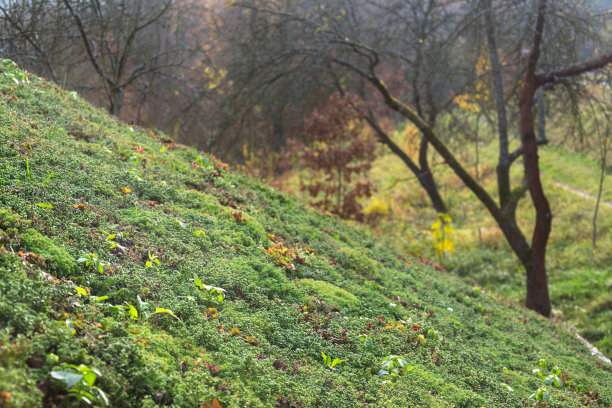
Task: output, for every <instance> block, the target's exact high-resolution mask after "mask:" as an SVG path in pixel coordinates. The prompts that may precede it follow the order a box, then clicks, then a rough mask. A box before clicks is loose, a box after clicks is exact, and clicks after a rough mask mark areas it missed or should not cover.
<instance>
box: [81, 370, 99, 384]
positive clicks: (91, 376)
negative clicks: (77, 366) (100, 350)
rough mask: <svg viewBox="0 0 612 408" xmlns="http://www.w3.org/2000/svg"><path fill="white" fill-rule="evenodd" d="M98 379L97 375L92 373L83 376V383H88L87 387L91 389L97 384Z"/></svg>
mask: <svg viewBox="0 0 612 408" xmlns="http://www.w3.org/2000/svg"><path fill="white" fill-rule="evenodd" d="M96 377H97V375H96V374H95V373H94V372H92V371H90V372H88V373H87V374H84V375H83V381H85V383H87V385H89V386H90V387H91V386H92V385H94V383H95V382H96Z"/></svg>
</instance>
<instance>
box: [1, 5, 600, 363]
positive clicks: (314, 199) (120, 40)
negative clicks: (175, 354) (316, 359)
mask: <svg viewBox="0 0 612 408" xmlns="http://www.w3.org/2000/svg"><path fill="white" fill-rule="evenodd" d="M611 7H612V1H611V0H554V1H544V0H539V1H535V0H333V1H312V0H270V1H268V0H244V1H222V0H217V1H215V0H110V1H102V0H88V1H75V0H61V1H60V0H0V56H2V58H10V59H12V60H14V61H15V62H16V63H18V64H19V65H20V66H22V67H24V68H25V69H27V70H29V71H32V72H35V73H37V74H39V75H41V76H44V77H46V78H48V79H51V80H53V81H54V82H56V83H57V84H59V85H61V86H62V87H64V88H66V89H70V90H73V91H75V92H77V93H78V94H79V95H82V96H83V97H85V98H87V99H88V100H89V101H91V102H93V103H94V104H96V105H98V106H100V107H102V108H104V109H106V110H108V112H109V113H110V114H112V115H114V116H116V117H117V118H119V119H121V120H123V121H126V122H128V123H132V124H134V125H137V126H143V127H149V128H153V129H159V130H160V131H163V132H164V133H166V134H167V135H168V136H170V137H171V138H172V139H174V140H175V141H176V142H180V143H185V144H190V145H194V146H197V147H198V148H199V149H201V150H203V151H206V152H209V153H213V154H215V155H216V156H218V157H219V158H220V159H222V160H224V161H227V162H229V163H231V164H233V165H234V166H235V167H237V168H239V169H240V170H241V171H244V172H246V173H249V174H251V175H253V176H255V177H259V178H262V179H264V180H266V181H267V182H268V183H270V184H271V185H272V186H274V187H276V188H279V189H281V190H283V191H287V192H290V193H293V194H295V195H297V196H300V197H302V198H303V199H304V200H306V201H308V202H310V203H311V205H312V206H314V207H319V208H320V209H321V210H322V211H327V212H329V213H332V214H335V215H337V216H339V217H342V218H345V219H348V220H351V221H350V222H354V223H356V224H358V225H361V226H362V227H363V228H365V229H369V230H371V231H372V232H373V233H374V234H377V235H380V236H385V237H387V238H388V239H387V242H389V243H390V244H392V245H395V246H397V248H398V249H399V250H400V251H402V253H404V254H405V258H406V261H407V262H424V263H434V264H436V265H437V267H438V269H439V270H441V273H443V271H448V272H450V273H456V274H459V275H462V276H465V277H466V278H467V279H469V280H471V281H472V282H474V290H475V291H480V290H482V288H486V289H490V290H492V291H495V292H497V293H499V294H501V295H503V296H506V297H508V298H510V299H513V300H515V301H516V302H517V303H523V304H526V306H527V307H530V308H532V309H534V310H537V311H538V312H540V313H541V314H544V315H547V316H552V318H553V319H556V320H558V321H559V322H560V323H562V324H567V325H571V326H574V327H576V329H577V331H578V332H579V333H580V334H581V335H583V336H584V337H585V338H587V339H588V340H589V341H591V342H593V343H594V344H595V345H597V346H598V347H599V348H600V349H601V350H602V351H603V352H604V354H606V355H608V356H611V355H612V333H611V331H612V188H610V183H612V181H610V180H609V177H607V176H609V175H610V173H612V121H611V120H610V119H611V118H610V116H611V114H612V109H611V107H612V88H611V85H610V84H611V83H612V78H611V73H610V61H612V57H611V54H610V52H611V49H610V48H611V47H610V45H611V44H612V26H611V21H612V18H611V12H612V10H611ZM547 206H548V207H547ZM550 214H552V220H553V221H552V224H551V221H550V219H551V217H550ZM547 228H548V229H549V230H550V234H548V233H546V229H547ZM551 228H552V229H551ZM542 231H544V232H542ZM526 277H527V284H526ZM542 279H543V280H542ZM543 285H544V286H543ZM547 285H548V286H547ZM547 287H550V293H549V291H548V289H547ZM526 289H527V296H525V290H526ZM548 299H550V300H548Z"/></svg>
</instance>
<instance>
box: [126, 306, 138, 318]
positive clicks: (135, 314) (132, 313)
mask: <svg viewBox="0 0 612 408" xmlns="http://www.w3.org/2000/svg"><path fill="white" fill-rule="evenodd" d="M127 307H128V313H129V314H130V319H132V320H138V310H136V308H135V307H134V306H132V305H131V304H129V303H128V304H127Z"/></svg>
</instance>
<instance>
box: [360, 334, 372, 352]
mask: <svg viewBox="0 0 612 408" xmlns="http://www.w3.org/2000/svg"><path fill="white" fill-rule="evenodd" d="M359 340H361V342H362V343H363V345H364V346H366V347H367V348H369V349H371V348H373V347H374V342H373V341H372V338H371V337H370V336H368V335H367V334H362V335H360V336H359Z"/></svg>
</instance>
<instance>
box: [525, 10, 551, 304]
mask: <svg viewBox="0 0 612 408" xmlns="http://www.w3.org/2000/svg"><path fill="white" fill-rule="evenodd" d="M545 8H546V0H540V2H539V4H538V18H537V21H536V27H535V36H534V41H533V48H532V50H531V54H530V56H529V61H528V63H527V72H526V74H525V82H524V84H523V89H522V93H521V99H520V102H519V129H520V132H521V142H522V147H523V166H524V171H525V179H526V181H527V187H528V189H529V194H530V195H531V200H532V202H533V206H534V207H535V211H536V222H535V227H534V229H533V236H532V239H531V259H530V260H525V261H523V260H522V259H521V261H523V266H524V267H525V270H526V272H527V299H526V305H527V307H528V308H529V309H532V310H535V311H537V312H538V313H540V314H541V315H544V316H550V309H551V306H550V296H549V294H548V279H547V276H546V246H547V245H548V238H549V236H550V230H551V228H552V212H551V210H550V204H549V202H548V199H547V198H546V195H545V194H544V188H543V187H542V180H541V178H540V165H539V157H538V142H537V140H536V135H535V126H534V115H533V111H534V106H533V101H534V95H535V92H536V90H537V83H536V74H535V71H536V65H537V62H538V58H539V56H540V45H541V40H542V32H543V30H544V15H545Z"/></svg>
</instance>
